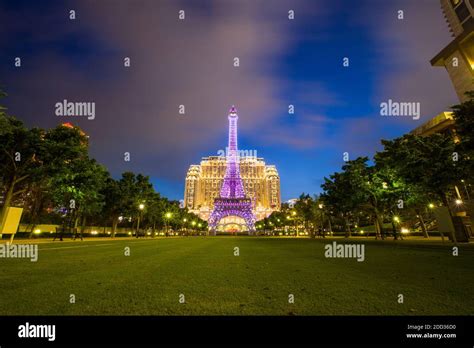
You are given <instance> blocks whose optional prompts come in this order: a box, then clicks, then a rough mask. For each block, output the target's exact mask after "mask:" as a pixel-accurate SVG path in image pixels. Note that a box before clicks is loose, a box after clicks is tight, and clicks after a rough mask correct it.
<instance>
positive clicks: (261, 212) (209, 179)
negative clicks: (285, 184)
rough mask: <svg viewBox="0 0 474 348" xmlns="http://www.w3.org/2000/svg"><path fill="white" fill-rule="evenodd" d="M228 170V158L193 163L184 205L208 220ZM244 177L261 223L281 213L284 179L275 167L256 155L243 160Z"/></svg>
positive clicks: (241, 168)
mask: <svg viewBox="0 0 474 348" xmlns="http://www.w3.org/2000/svg"><path fill="white" fill-rule="evenodd" d="M225 171H226V158H225V156H210V157H204V158H203V159H202V161H201V164H200V165H196V164H193V165H191V166H190V167H189V170H188V173H187V175H186V184H185V191H184V205H185V207H186V208H188V209H189V210H190V211H191V212H193V213H195V214H197V215H199V217H201V218H202V219H204V220H207V219H208V218H209V215H210V213H211V211H212V209H213V207H214V199H215V198H216V197H219V193H220V189H221V186H222V181H223V179H224V175H225ZM240 176H241V178H242V181H243V184H244V190H245V194H246V196H247V197H248V198H250V199H252V203H253V212H254V214H255V217H256V218H257V220H261V219H263V218H265V217H267V216H269V215H270V214H271V213H272V212H273V211H277V210H280V205H281V198H280V177H279V175H278V171H277V169H276V167H275V166H273V165H267V164H265V161H264V160H263V158H259V157H256V156H242V157H240Z"/></svg>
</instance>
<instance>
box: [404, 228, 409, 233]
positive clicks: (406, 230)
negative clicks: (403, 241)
mask: <svg viewBox="0 0 474 348" xmlns="http://www.w3.org/2000/svg"><path fill="white" fill-rule="evenodd" d="M408 232H410V231H409V230H408V228H402V233H408Z"/></svg>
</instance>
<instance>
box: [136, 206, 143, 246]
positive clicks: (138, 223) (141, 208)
mask: <svg viewBox="0 0 474 348" xmlns="http://www.w3.org/2000/svg"><path fill="white" fill-rule="evenodd" d="M138 209H140V213H139V214H138V221H137V238H138V231H140V219H141V217H142V213H143V209H145V204H143V203H141V204H139V205H138Z"/></svg>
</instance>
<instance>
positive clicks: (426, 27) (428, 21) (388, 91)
mask: <svg viewBox="0 0 474 348" xmlns="http://www.w3.org/2000/svg"><path fill="white" fill-rule="evenodd" d="M382 5H383V6H382ZM399 10H402V11H403V15H404V19H402V20H400V19H398V11H399ZM356 18H358V19H357V20H358V21H359V23H360V24H362V25H364V26H365V27H366V28H367V30H368V31H369V33H370V35H371V37H372V39H373V40H374V43H375V45H374V47H377V51H376V53H377V56H376V57H375V58H374V60H373V61H371V62H370V64H372V65H374V66H377V67H378V68H379V69H378V70H379V71H380V73H378V75H377V78H376V80H375V83H376V85H377V86H379V89H378V93H376V94H375V95H374V98H373V103H374V105H379V104H380V103H381V102H383V101H387V100H388V99H392V100H397V101H410V102H420V103H421V113H422V116H421V119H420V120H419V122H417V125H419V124H421V123H424V122H426V121H427V120H428V119H430V118H432V117H434V116H435V115H437V114H439V113H440V112H442V111H445V110H447V109H448V108H449V107H450V106H451V105H453V104H455V103H457V102H458V100H457V97H456V94H455V92H454V89H453V86H452V84H451V81H450V80H449V76H448V74H447V72H446V71H445V69H443V68H439V67H432V66H431V64H430V60H431V58H433V57H434V56H435V55H436V54H437V53H438V52H439V51H440V50H441V49H442V48H444V47H445V46H446V45H447V44H448V43H449V42H450V41H451V40H452V38H451V36H450V33H449V29H448V25H447V23H446V21H445V19H444V18H443V13H442V11H441V6H440V4H439V1H430V0H419V1H410V0H401V1H398V2H390V3H389V2H374V1H371V2H368V3H367V4H366V6H362V7H361V9H360V13H359V15H358V16H357V17H356ZM399 122H400V123H405V124H406V122H409V121H408V119H407V118H400V119H399Z"/></svg>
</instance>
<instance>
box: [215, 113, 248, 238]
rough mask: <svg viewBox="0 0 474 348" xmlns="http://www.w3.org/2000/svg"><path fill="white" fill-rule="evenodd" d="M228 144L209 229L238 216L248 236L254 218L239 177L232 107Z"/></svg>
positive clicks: (234, 114) (235, 117) (234, 115)
mask: <svg viewBox="0 0 474 348" xmlns="http://www.w3.org/2000/svg"><path fill="white" fill-rule="evenodd" d="M228 119H229V144H228V154H227V158H226V161H227V166H226V173H225V176H224V180H223V182H222V186H221V190H220V197H218V198H216V199H215V200H214V209H213V211H212V213H211V216H210V217H209V221H208V223H209V228H210V230H211V231H212V232H215V231H216V228H217V226H218V224H219V221H220V220H221V219H223V218H225V217H227V216H238V217H241V218H243V219H244V220H245V224H246V226H247V230H248V232H249V234H253V232H254V231H255V216H254V214H253V212H252V200H251V199H250V198H247V196H246V195H245V191H244V185H243V183H242V178H241V177H240V167H239V163H240V159H239V151H238V146H237V120H238V119H239V116H238V115H237V110H236V109H235V107H234V106H232V108H231V109H230V112H229V116H228Z"/></svg>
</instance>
